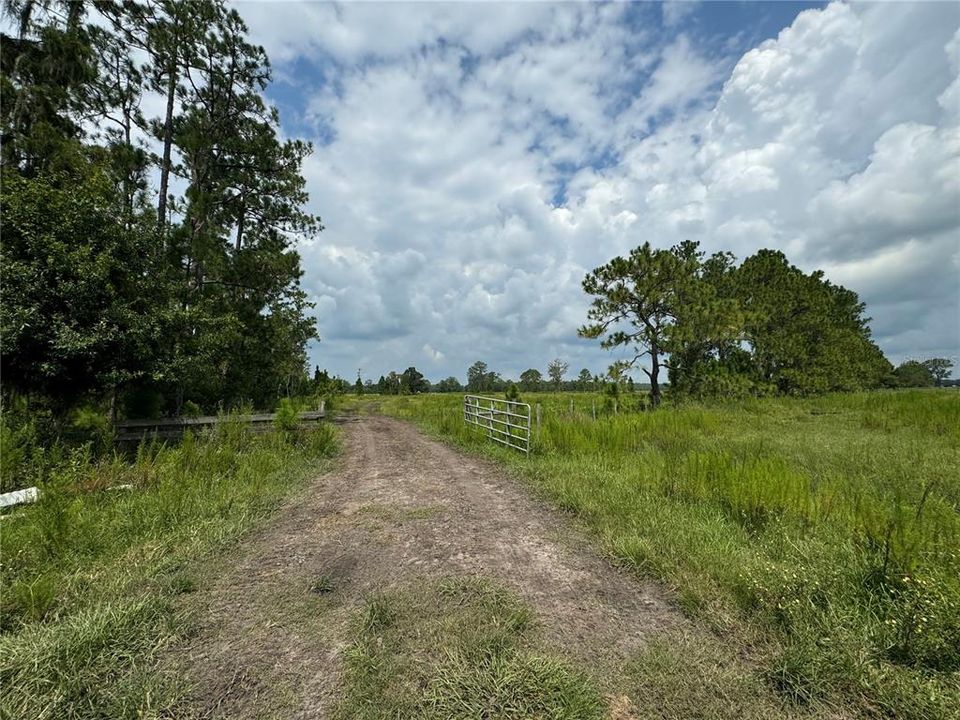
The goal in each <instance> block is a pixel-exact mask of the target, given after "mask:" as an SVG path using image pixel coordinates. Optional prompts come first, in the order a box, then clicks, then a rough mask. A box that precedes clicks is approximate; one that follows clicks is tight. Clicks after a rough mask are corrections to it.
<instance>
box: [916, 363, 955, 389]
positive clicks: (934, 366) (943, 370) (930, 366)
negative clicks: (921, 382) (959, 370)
mask: <svg viewBox="0 0 960 720" xmlns="http://www.w3.org/2000/svg"><path fill="white" fill-rule="evenodd" d="M923 366H924V367H925V368H926V369H927V370H929V371H930V374H931V375H933V379H934V380H935V381H936V383H937V387H940V386H941V385H943V381H944V380H946V379H947V378H948V377H950V373H951V372H952V371H953V360H950V359H949V358H930V359H929V360H924V361H923Z"/></svg>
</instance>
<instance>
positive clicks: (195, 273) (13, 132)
mask: <svg viewBox="0 0 960 720" xmlns="http://www.w3.org/2000/svg"><path fill="white" fill-rule="evenodd" d="M6 6H7V7H6V10H7V15H8V17H10V18H13V19H15V20H16V22H17V26H18V31H17V34H16V35H15V36H8V35H3V37H2V38H0V40H2V41H0V94H2V106H0V135H2V150H0V163H2V168H0V173H2V175H0V202H2V207H0V212H2V218H3V247H2V252H3V262H2V267H0V273H2V277H0V282H2V292H3V302H2V306H0V333H2V337H3V345H2V363H3V373H4V375H3V381H4V389H5V392H15V393H18V394H22V395H28V396H30V397H35V398H43V399H45V401H46V402H49V403H50V404H51V405H52V406H54V407H55V409H56V410H58V411H63V410H65V409H69V408H70V407H73V406H76V405H78V404H81V403H84V402H90V401H91V400H93V401H98V400H99V401H103V402H105V403H108V404H109V406H110V408H111V410H112V413H113V414H116V412H117V411H118V409H125V410H126V412H127V413H129V414H131V415H143V414H156V413H157V412H160V411H163V412H178V411H180V410H181V409H182V408H183V407H184V405H185V404H186V403H193V404H195V405H198V406H200V407H203V408H205V409H211V410H212V409H215V408H216V406H217V405H220V404H222V405H226V406H228V407H229V406H231V405H235V404H238V403H241V402H250V403H252V404H254V405H256V406H260V407H263V406H269V405H271V404H272V403H273V402H274V401H275V399H276V397H277V396H279V395H284V394H291V393H295V392H297V391H298V390H299V389H300V388H302V387H303V386H304V385H305V384H306V383H307V380H308V378H307V376H306V372H305V360H306V355H305V351H306V345H307V343H308V341H309V340H310V339H312V338H315V337H316V328H315V323H314V320H313V319H312V318H310V317H309V316H308V311H309V309H310V307H311V304H310V303H309V302H308V300H307V296H306V294H305V293H304V291H303V290H302V289H301V287H300V277H301V275H302V271H301V267H300V258H299V255H298V254H297V252H296V250H295V243H296V241H297V239H298V238H300V237H304V236H309V235H312V234H313V233H316V232H318V231H320V230H321V229H322V228H321V225H320V220H319V218H317V217H315V216H313V215H311V214H310V213H308V212H306V211H305V210H304V209H303V208H304V206H305V203H306V201H307V193H306V190H305V181H304V178H303V174H302V164H303V160H304V158H305V157H306V156H307V155H308V153H309V152H310V151H311V146H310V145H309V143H306V142H302V141H300V140H287V139H284V138H282V137H281V135H280V132H279V116H278V113H277V110H276V109H275V108H273V107H271V106H270V105H269V104H268V103H267V101H266V100H265V98H264V95H263V92H264V89H265V88H266V86H267V83H268V82H269V81H270V77H271V71H270V64H269V61H268V59H267V56H266V54H265V52H264V50H263V48H261V47H258V46H256V45H254V44H252V43H251V42H250V40H249V38H248V32H247V28H246V26H245V25H244V23H243V21H242V19H241V18H240V16H239V15H238V14H237V12H236V11H235V10H232V9H230V8H229V7H228V6H227V4H226V2H225V1H224V0H191V1H190V2H178V1H176V0H95V1H93V2H87V3H82V2H60V3H56V2H47V3H38V2H31V1H29V0H22V1H19V2H18V1H16V0H14V1H12V2H7V3H6ZM88 11H89V16H88ZM151 99H158V100H159V102H153V103H150V102H148V101H149V100H151ZM154 106H156V107H158V108H159V109H158V110H157V111H155V112H154V113H152V114H151V113H150V112H149V111H148V108H149V107H154Z"/></svg>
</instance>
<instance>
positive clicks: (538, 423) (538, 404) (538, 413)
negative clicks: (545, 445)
mask: <svg viewBox="0 0 960 720" xmlns="http://www.w3.org/2000/svg"><path fill="white" fill-rule="evenodd" d="M537 437H540V403H537Z"/></svg>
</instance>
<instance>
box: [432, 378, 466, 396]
mask: <svg viewBox="0 0 960 720" xmlns="http://www.w3.org/2000/svg"><path fill="white" fill-rule="evenodd" d="M436 389H437V392H442V393H458V392H462V391H463V385H461V384H460V381H459V380H457V379H456V378H455V377H453V376H452V375H451V376H450V377H448V378H445V379H443V380H441V381H440V382H438V383H437V386H436Z"/></svg>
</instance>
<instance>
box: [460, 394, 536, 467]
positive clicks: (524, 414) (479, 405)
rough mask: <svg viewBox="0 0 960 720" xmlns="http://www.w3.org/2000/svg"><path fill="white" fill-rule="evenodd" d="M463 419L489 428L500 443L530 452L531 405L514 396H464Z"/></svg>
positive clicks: (488, 431) (492, 437)
mask: <svg viewBox="0 0 960 720" xmlns="http://www.w3.org/2000/svg"><path fill="white" fill-rule="evenodd" d="M463 421H464V422H465V423H467V424H468V425H476V426H477V427H479V428H483V429H484V430H486V431H487V437H488V438H490V439H491V440H493V441H494V442H498V443H500V444H501V445H506V446H508V447H512V448H515V449H517V450H519V451H520V452H523V453H527V454H529V453H530V406H529V405H528V404H527V403H522V402H514V401H513V400H500V399H498V398H489V397H483V396H481V395H464V396H463Z"/></svg>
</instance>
